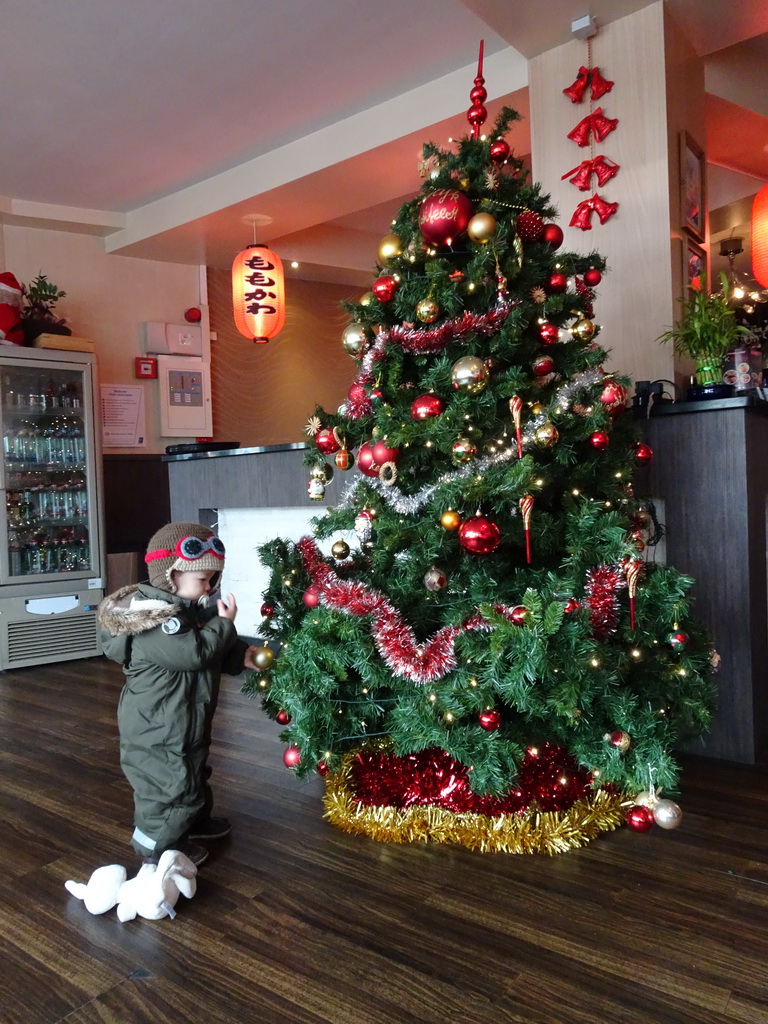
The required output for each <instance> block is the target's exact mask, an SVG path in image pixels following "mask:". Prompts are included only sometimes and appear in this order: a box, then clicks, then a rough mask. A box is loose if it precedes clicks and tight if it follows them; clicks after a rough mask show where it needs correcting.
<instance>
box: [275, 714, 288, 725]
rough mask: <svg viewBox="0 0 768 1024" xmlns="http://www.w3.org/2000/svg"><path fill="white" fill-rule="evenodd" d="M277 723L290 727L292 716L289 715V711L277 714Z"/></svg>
mask: <svg viewBox="0 0 768 1024" xmlns="http://www.w3.org/2000/svg"><path fill="white" fill-rule="evenodd" d="M275 721H276V722H278V723H279V724H280V725H290V724H291V716H290V715H289V714H288V712H287V711H278V712H277V714H276V715H275Z"/></svg>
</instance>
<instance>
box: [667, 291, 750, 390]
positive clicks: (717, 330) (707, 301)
mask: <svg viewBox="0 0 768 1024" xmlns="http://www.w3.org/2000/svg"><path fill="white" fill-rule="evenodd" d="M720 283H721V286H722V291H720V292H711V293H710V292H707V279H706V275H704V274H702V275H701V288H690V289H689V290H690V292H691V295H690V298H688V299H685V300H684V301H683V304H682V315H681V316H680V319H679V320H678V321H677V323H676V324H675V325H674V327H670V328H669V329H668V330H666V331H664V333H663V334H661V335H660V336H659V337H658V338H657V339H656V340H657V341H659V342H661V343H662V344H664V343H666V342H669V341H671V342H672V343H673V345H674V347H675V352H676V353H677V354H678V355H685V356H690V358H691V359H693V360H694V362H695V363H696V365H697V368H698V369H697V373H696V377H697V381H698V383H699V384H708V383H711V382H713V381H717V380H720V364H721V362H722V360H723V357H724V356H725V354H726V353H727V352H730V351H731V349H734V348H737V347H738V343H739V339H740V338H743V337H745V336H746V335H748V334H749V333H750V332H749V328H747V327H743V326H742V325H741V324H739V322H738V320H737V318H736V312H735V310H734V309H733V308H732V307H731V306H730V304H729V299H730V295H729V290H730V289H729V283H728V278H727V277H726V275H725V274H724V273H721V274H720ZM703 377H706V378H707V379H706V380H705V379H700V378H703Z"/></svg>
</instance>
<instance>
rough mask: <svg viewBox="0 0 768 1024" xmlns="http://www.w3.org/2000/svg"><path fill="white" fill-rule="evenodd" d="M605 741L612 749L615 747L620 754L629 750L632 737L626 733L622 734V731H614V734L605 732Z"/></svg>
mask: <svg viewBox="0 0 768 1024" xmlns="http://www.w3.org/2000/svg"><path fill="white" fill-rule="evenodd" d="M605 739H606V740H607V741H608V742H609V743H610V744H611V746H612V747H616V749H617V750H620V751H621V752H622V753H624V751H626V750H629V748H630V747H631V746H632V737H631V736H630V735H629V733H628V732H624V730H623V729H616V730H615V731H614V732H607V733H606V734H605Z"/></svg>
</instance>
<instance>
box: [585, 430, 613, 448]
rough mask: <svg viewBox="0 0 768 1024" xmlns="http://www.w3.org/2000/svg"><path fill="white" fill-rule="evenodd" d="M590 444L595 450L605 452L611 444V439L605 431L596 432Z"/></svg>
mask: <svg viewBox="0 0 768 1024" xmlns="http://www.w3.org/2000/svg"><path fill="white" fill-rule="evenodd" d="M589 443H590V444H591V445H592V447H593V448H597V450H598V451H599V452H604V451H605V449H606V448H607V447H608V445H609V444H610V443H611V439H610V437H609V436H608V435H607V434H606V432H605V431H604V430H596V431H595V432H594V434H592V435H591V436H590V438H589Z"/></svg>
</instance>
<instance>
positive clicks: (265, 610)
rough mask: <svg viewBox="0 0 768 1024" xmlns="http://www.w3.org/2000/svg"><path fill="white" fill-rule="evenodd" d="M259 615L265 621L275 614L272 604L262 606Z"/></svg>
mask: <svg viewBox="0 0 768 1024" xmlns="http://www.w3.org/2000/svg"><path fill="white" fill-rule="evenodd" d="M261 614H262V615H263V616H264V618H265V619H268V618H269V617H270V615H274V614H275V606H274V605H273V604H266V603H265V604H263V605H262V606H261Z"/></svg>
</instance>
